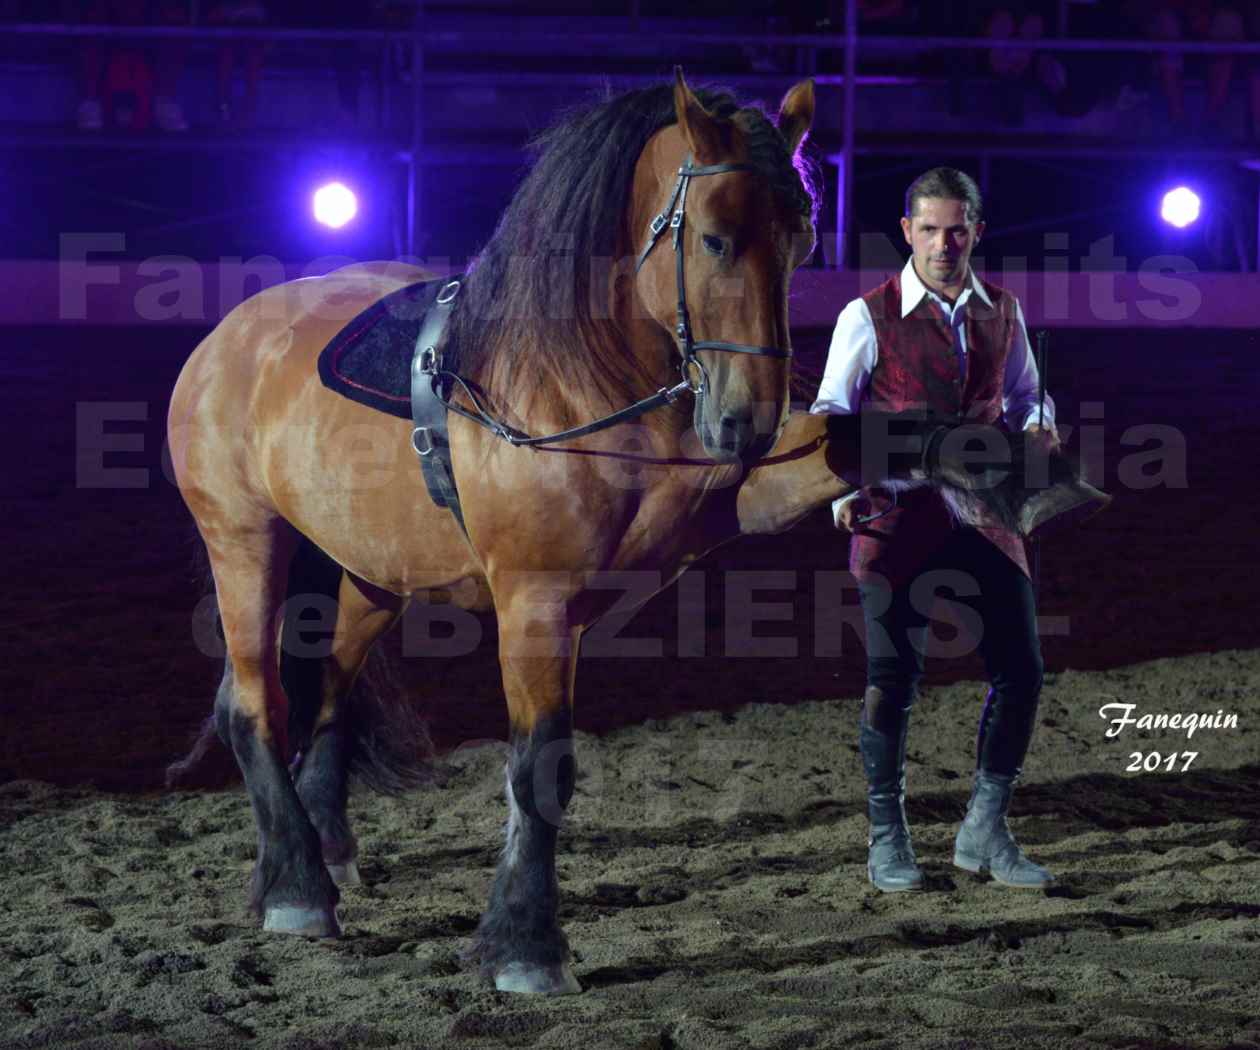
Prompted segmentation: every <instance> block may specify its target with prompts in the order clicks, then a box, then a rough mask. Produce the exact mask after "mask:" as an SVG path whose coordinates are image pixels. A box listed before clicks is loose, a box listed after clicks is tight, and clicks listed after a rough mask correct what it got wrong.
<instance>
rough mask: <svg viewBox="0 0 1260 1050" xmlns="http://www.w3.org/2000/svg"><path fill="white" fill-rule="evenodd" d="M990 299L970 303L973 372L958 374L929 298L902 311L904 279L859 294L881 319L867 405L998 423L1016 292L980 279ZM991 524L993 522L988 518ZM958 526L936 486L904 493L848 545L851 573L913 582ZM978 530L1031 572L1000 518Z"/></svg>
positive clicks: (885, 502) (948, 335)
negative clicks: (911, 580) (924, 564)
mask: <svg viewBox="0 0 1260 1050" xmlns="http://www.w3.org/2000/svg"><path fill="white" fill-rule="evenodd" d="M981 283H982V284H983V286H984V290H985V292H986V294H987V295H988V296H989V298H990V300H991V301H992V302H993V306H992V307H990V306H987V305H986V304H985V302H984V300H983V299H981V298H980V297H979V296H978V295H976V294H975V293H974V292H973V293H972V295H971V297H970V298H969V299H968V300H967V309H966V318H965V319H964V321H963V323H964V324H965V325H966V335H967V370H966V374H965V375H964V376H963V377H961V378H960V377H959V372H958V355H957V353H956V351H955V350H954V339H953V333H952V332H951V330H950V327H949V322H948V321H947V320H946V319H945V317H944V315H943V314H942V313H941V310H940V307H938V306H936V304H934V303H933V302H932V301H931V300H930V299H929V298H928V297H927V296H926V295H925V296H924V297H923V298H922V300H920V302H919V304H918V305H917V306H916V307H915V308H914V309H913V310H912V311H910V313H909V314H907V315H906V316H905V317H902V316H901V277H900V275H898V276H896V277H893V278H891V279H890V280H887V281H885V282H884V283H883V284H881V285H880V286H879V287H878V288H876V289H875V290H874V291H871V292H868V293H867V294H866V295H864V296H863V297H862V298H863V300H865V302H866V305H867V307H868V308H869V310H870V313H871V319H872V320H873V321H874V322H875V346H876V362H875V370H874V372H872V374H871V378H870V383H869V384H868V385H867V388H866V391H865V392H864V394H863V397H862V404H861V409H876V410H879V411H883V412H905V411H916V410H917V411H924V410H926V411H927V412H929V413H931V415H932V416H933V417H934V418H939V419H941V420H942V421H944V422H961V421H963V420H966V421H971V422H980V423H999V422H1000V420H1001V418H1002V389H1003V386H1004V384H1005V377H1006V358H1007V354H1008V353H1009V351H1010V347H1011V341H1012V338H1013V336H1014V333H1015V329H1016V320H1015V298H1014V296H1012V295H1010V294H1008V293H1007V292H1005V291H1003V290H1002V289H1001V288H998V287H997V286H996V285H992V284H989V283H988V282H987V281H983V282H981ZM865 492H866V495H867V496H868V497H870V499H871V502H872V504H873V506H874V510H875V511H876V512H879V511H882V510H884V509H886V508H888V507H889V506H891V503H892V501H891V500H890V499H889V498H888V495H887V493H886V492H883V491H881V490H879V489H878V488H875V489H866V490H865ZM986 520H988V521H992V519H986ZM957 527H958V525H957V523H956V522H955V521H954V519H953V518H952V517H951V515H950V513H949V511H948V509H947V508H946V506H945V503H944V501H943V500H942V499H941V497H940V496H938V495H937V494H936V493H935V492H934V491H933V490H931V489H915V490H914V491H911V492H902V493H899V494H898V498H897V504H896V506H895V507H894V508H893V509H892V510H891V511H890V512H889V513H888V514H886V515H884V516H883V517H882V518H879V519H878V520H877V521H873V522H871V523H870V524H868V525H864V526H860V527H859V528H858V530H857V531H856V532H855V533H854V535H853V537H852V539H851V541H850V544H849V570H850V571H851V572H852V573H853V574H854V575H855V576H857V577H858V579H859V580H863V579H871V578H872V576H873V575H874V574H882V575H883V576H884V577H886V578H887V579H888V580H889V581H890V583H891V584H892V585H893V586H898V585H900V584H903V583H907V582H909V579H910V578H911V577H912V576H913V575H914V572H915V570H917V569H918V568H919V566H921V565H922V564H923V563H924V561H926V560H927V558H928V557H929V556H930V555H931V554H932V553H933V552H934V551H935V550H936V549H937V548H938V547H940V546H941V544H942V543H944V542H945V540H946V539H948V537H949V535H950V533H951V531H952V530H953V529H955V528H957ZM979 531H980V533H981V534H982V535H983V536H985V538H987V539H988V540H989V541H990V542H992V543H993V544H994V545H996V546H997V547H998V549H999V550H1001V551H1002V552H1003V553H1004V554H1006V556H1007V557H1009V558H1010V559H1011V561H1013V562H1014V563H1015V564H1016V565H1018V566H1019V567H1020V569H1022V570H1023V572H1024V573H1025V574H1027V573H1028V561H1027V559H1026V557H1025V554H1024V541H1023V540H1022V539H1021V538H1020V537H1019V536H1018V535H1016V534H1015V533H1014V532H1012V531H1010V530H1009V529H1006V528H1003V527H1002V526H1001V525H999V524H997V523H996V522H995V521H994V522H992V524H983V523H982V524H981V525H980V526H979Z"/></svg>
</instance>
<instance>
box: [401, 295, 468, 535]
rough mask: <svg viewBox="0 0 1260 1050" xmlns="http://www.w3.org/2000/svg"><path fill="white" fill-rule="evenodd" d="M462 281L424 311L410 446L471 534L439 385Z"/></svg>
mask: <svg viewBox="0 0 1260 1050" xmlns="http://www.w3.org/2000/svg"><path fill="white" fill-rule="evenodd" d="M458 294H459V281H448V282H447V283H446V284H444V285H443V286H442V288H441V289H440V290H439V291H438V294H437V298H436V299H434V301H433V305H432V306H430V307H429V309H428V311H427V312H426V313H425V315H424V321H423V323H422V324H421V326H420V335H419V337H418V338H417V339H416V348H415V350H414V351H413V353H412V355H411V419H412V422H413V423H415V429H414V430H412V432H411V447H412V448H413V449H415V451H416V455H417V456H419V457H420V471H421V473H422V474H423V475H424V483H425V485H426V486H427V487H428V490H429V495H430V496H431V497H432V499H433V502H434V503H436V504H437V505H438V506H439V507H449V508H450V511H451V513H452V514H454V515H455V520H456V521H458V522H459V527H460V528H461V529H463V530H464V535H465V536H467V535H468V526H466V525H465V524H464V512H463V510H462V509H461V508H460V505H459V490H458V489H457V488H456V487H455V472H454V469H453V468H452V466H451V441H450V435H449V434H448V433H447V429H446V399H445V398H444V397H443V396H442V391H441V390H440V389H439V387H440V385H441V383H442V381H443V379H442V376H443V371H444V370H443V368H442V361H441V357H440V356H439V354H438V349H437V348H438V344H439V343H440V342H441V341H442V333H443V332H444V331H445V330H446V323H447V321H448V320H449V319H450V316H451V309H452V308H453V307H454V305H455V297H456V296H457V295H458Z"/></svg>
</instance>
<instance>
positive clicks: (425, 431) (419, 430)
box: [411, 427, 433, 456]
mask: <svg viewBox="0 0 1260 1050" xmlns="http://www.w3.org/2000/svg"><path fill="white" fill-rule="evenodd" d="M417 434H422V435H423V438H422V440H423V441H424V445H425V447H424V448H421V447H420V446H419V445H418V444H417V443H416V435H417ZM411 447H412V448H413V449H415V452H416V455H417V456H427V455H429V453H431V452H432V451H433V436H432V435H431V434H430V433H429V428H428V427H416V429H415V430H413V431H412V432H411Z"/></svg>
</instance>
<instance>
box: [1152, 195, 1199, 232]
mask: <svg viewBox="0 0 1260 1050" xmlns="http://www.w3.org/2000/svg"><path fill="white" fill-rule="evenodd" d="M1201 206H1202V202H1201V201H1200V200H1199V195H1198V194H1197V193H1195V192H1194V190H1192V189H1190V188H1189V187H1188V186H1178V187H1177V188H1176V189H1172V190H1169V191H1168V192H1167V193H1165V194H1164V199H1163V201H1162V202H1161V203H1160V206H1159V217H1160V218H1161V219H1163V220H1164V222H1166V223H1168V224H1169V225H1170V226H1176V227H1177V229H1179V230H1184V229H1185V228H1186V227H1187V226H1189V225H1190V224H1191V223H1193V222H1195V221H1197V220H1198V218H1199V209H1200V207H1201Z"/></svg>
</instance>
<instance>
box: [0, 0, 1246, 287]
mask: <svg viewBox="0 0 1260 1050" xmlns="http://www.w3.org/2000/svg"><path fill="white" fill-rule="evenodd" d="M632 6H634V7H636V9H637V5H632ZM857 7H858V5H857V2H856V0H847V2H846V4H845V9H846V10H845V20H844V31H843V33H839V34H819V33H810V34H796V33H765V32H762V33H746V32H736V33H730V32H718V31H712V32H710V31H696V30H694V29H690V28H688V29H686V30H684V31H679V32H672V33H670V35H669V37H668V43H669V45H670V46H671V47H673V48H675V49H685V48H696V47H700V48H704V47H719V46H723V45H725V46H731V47H767V46H770V47H776V48H783V47H789V48H794V49H796V50H797V52H798V63H797V64H798V66H799V67H800V68H801V69H803V70H804V71H805V72H807V73H810V74H811V75H812V76H813V78H814V80H815V81H816V83H817V84H819V85H820V86H824V87H829V88H838V89H839V90H840V94H841V99H840V106H841V119H840V124H841V148H840V149H839V150H838V151H834V152H831V153H829V154H828V155H827V159H828V160H829V162H831V163H832V164H834V165H835V167H836V170H837V192H836V233H835V243H834V250H833V260H834V263H835V265H836V266H838V267H844V266H845V265H846V264H847V263H848V261H849V260H848V258H847V243H848V240H849V236H850V232H851V227H852V212H853V209H852V194H853V181H854V175H853V171H854V159H855V157H857V156H858V155H862V154H870V153H879V154H882V155H898V154H908V153H912V152H915V151H919V150H921V149H922V147H921V145H916V142H914V141H910V140H906V141H904V142H901V143H898V142H897V141H880V142H878V143H873V142H867V143H864V142H862V141H860V139H859V136H858V133H857V128H856V112H857V91H858V89H859V88H863V87H878V86H891V85H907V84H915V83H920V82H922V78H918V77H915V76H913V75H891V76H890V75H865V74H862V73H860V72H858V58H859V55H860V54H864V53H870V54H872V55H876V56H886V55H888V54H906V53H915V54H922V53H925V52H931V51H992V50H1022V51H1027V50H1035V51H1039V52H1048V53H1057V52H1058V53H1109V52H1110V53H1139V54H1152V55H1153V54H1194V55H1245V56H1260V42H1257V43H1251V42H1246V41H1236V42H1235V41H1221V42H1205V41H1187V40H1180V41H1172V40H1168V41H1165V40H1159V41H1155V40H1136V39H1075V38H1070V37H1062V36H1057V37H1045V38H1039V39H1037V40H1031V41H1030V40H1025V39H994V38H988V37H957V36H950V37H927V36H879V35H861V34H860V33H859V27H858V11H857ZM607 21H608V22H609V23H610V25H612V28H610V29H605V30H601V31H598V32H592V31H588V30H585V29H583V30H579V31H576V32H551V31H543V32H530V31H525V32H521V31H513V32H511V33H504V32H494V31H491V30H489V29H456V28H451V27H449V26H448V25H445V24H436V23H432V22H430V21H428V20H427V19H426V16H425V14H424V11H423V5H422V4H421V5H419V7H418V13H417V18H416V22H415V24H414V25H413V27H411V28H407V29H402V28H392V27H391V28H384V27H382V28H374V29H300V28H280V27H263V26H259V27H208V26H117V25H105V26H96V25H72V24H55V23H34V24H13V25H0V37H4V36H16V37H19V38H27V39H30V38H57V37H61V38H71V39H73V38H98V39H119V38H125V39H181V40H190V41H198V42H203V43H210V44H213V43H216V42H223V41H232V40H261V41H272V42H277V43H280V42H288V43H295V44H299V43H319V42H328V41H344V42H347V43H351V42H359V43H365V44H375V45H378V46H382V47H384V46H387V45H388V46H392V47H395V48H396V47H399V46H401V47H404V48H408V49H409V50H410V58H411V69H412V75H411V78H410V87H409V92H408V98H407V101H408V103H409V106H410V121H409V127H410V137H409V140H408V141H406V142H400V143H397V144H395V145H396V147H397V148H396V149H395V150H394V151H393V154H392V155H393V156H394V157H395V158H396V159H397V160H399V161H400V162H401V163H403V164H404V165H405V168H406V216H407V219H406V231H405V237H404V238H403V244H404V248H405V250H406V251H407V253H408V254H410V255H414V254H415V249H416V246H417V239H418V237H419V234H420V231H421V229H422V228H423V220H424V216H423V213H422V202H423V186H422V178H423V168H424V156H425V145H426V135H425V130H426V125H425V105H426V98H425V87H426V86H437V85H440V84H449V83H455V82H457V81H458V79H459V77H460V76H461V74H459V73H458V72H452V71H450V70H441V71H431V70H429V71H426V57H427V56H430V55H450V54H459V53H461V52H466V53H470V54H475V55H477V56H479V57H484V56H487V55H493V56H503V57H505V58H508V59H510V58H512V57H516V58H523V57H527V56H539V55H544V56H545V55H561V54H566V53H573V52H577V53H580V54H582V55H585V56H586V57H587V58H598V57H608V58H613V57H627V56H634V55H641V56H643V57H651V58H654V59H655V61H656V62H657V63H658V64H659V62H660V47H661V42H660V40H659V39H658V38H656V37H654V36H653V35H652V34H641V35H640V34H631V33H629V32H627V29H628V28H630V27H635V26H640V25H641V24H642V21H643V20H642V19H641V18H640V17H639V16H638V15H637V13H634V14H630V15H626V16H615V17H612V18H609V19H607ZM658 21H659V20H658ZM824 52H826V53H835V52H839V53H840V57H841V59H842V62H843V72H841V73H827V72H814V71H815V70H817V67H818V56H819V54H820V53H824ZM468 75H470V76H471V75H472V74H468ZM789 75H790V74H789V73H786V72H785V73H784V74H741V75H737V76H732V77H730V78H729V79H731V80H732V81H747V82H756V83H760V84H764V85H766V86H769V85H771V84H773V83H776V82H782V80H783V78H784V77H786V76H789ZM475 76H476V77H477V78H478V79H479V80H482V81H484V80H486V79H487V78H491V79H494V78H496V77H497V78H499V79H503V80H505V81H507V82H519V83H521V84H522V85H524V84H535V85H541V84H548V83H552V84H559V83H584V82H590V81H594V80H598V81H599V82H600V83H616V84H622V83H624V84H633V83H641V82H645V81H648V80H655V79H658V78H657V77H656V75H654V74H648V73H644V74H642V75H636V74H632V73H630V74H627V73H619V74H613V75H610V76H605V75H602V74H598V73H583V72H574V73H567V72H566V73H555V72H543V73H529V72H524V71H521V70H513V69H510V68H505V69H504V70H502V71H501V72H500V73H498V74H496V73H493V72H478V73H476V74H475ZM5 138H6V140H11V139H12V138H13V136H5ZM71 141H72V140H71V139H70V138H69V137H68V136H67V137H66V143H67V144H69V143H70V142H71ZM129 145H140V144H137V143H129ZM164 145H165V146H166V147H167V148H177V147H172V146H171V145H170V144H164ZM142 148H143V146H142ZM500 152H501V153H504V155H505V156H506V151H500ZM968 152H975V154H976V156H977V158H978V159H980V161H981V164H982V165H987V164H988V161H989V159H990V158H992V157H1000V156H1005V157H1019V156H1023V157H1046V156H1057V155H1063V156H1074V157H1097V158H1102V157H1125V156H1137V155H1142V147H1135V146H1133V145H1132V144H1115V143H1111V144H1108V143H1106V142H1099V143H1096V144H1090V143H1085V144H1080V143H1078V144H1072V145H1064V144H1062V143H1061V142H1060V143H1055V142H1048V143H1034V142H1025V143H1020V142H1004V143H997V144H992V145H986V146H981V147H978V148H976V149H974V151H973V150H968ZM1147 152H1148V153H1149V155H1150V156H1152V157H1156V156H1167V155H1168V152H1169V148H1168V145H1167V144H1166V143H1158V144H1154V143H1153V144H1152V145H1151V146H1150V148H1149V150H1148V151H1147ZM1196 153H1197V154H1198V155H1200V156H1203V157H1206V158H1211V159H1218V160H1229V161H1232V162H1238V163H1240V164H1243V165H1244V166H1246V167H1249V168H1250V169H1251V170H1253V171H1255V170H1257V159H1256V158H1257V154H1260V150H1256V149H1248V148H1241V147H1238V148H1231V147H1215V148H1211V149H1206V150H1197V151H1196ZM469 156H470V159H471V158H472V157H473V154H472V153H471V152H470V154H469ZM495 156H496V154H495V153H493V152H490V153H487V152H486V151H483V150H478V151H477V152H476V154H475V158H476V159H477V160H480V161H481V162H482V163H485V162H486V161H487V160H490V161H491V162H493V161H494V159H495ZM1258 240H1260V236H1258ZM1257 251H1258V252H1260V246H1258V248H1257ZM1257 268H1260V258H1258V259H1257Z"/></svg>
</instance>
